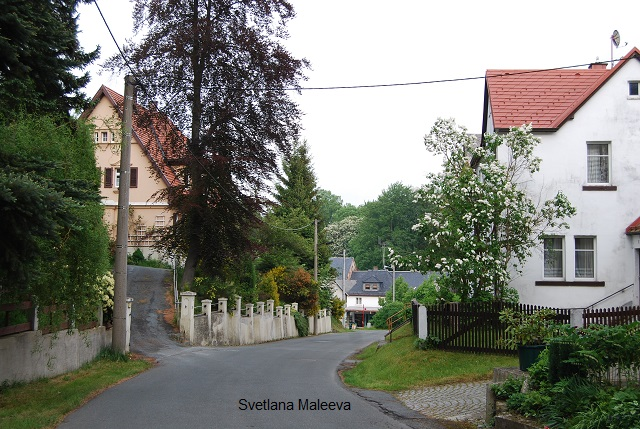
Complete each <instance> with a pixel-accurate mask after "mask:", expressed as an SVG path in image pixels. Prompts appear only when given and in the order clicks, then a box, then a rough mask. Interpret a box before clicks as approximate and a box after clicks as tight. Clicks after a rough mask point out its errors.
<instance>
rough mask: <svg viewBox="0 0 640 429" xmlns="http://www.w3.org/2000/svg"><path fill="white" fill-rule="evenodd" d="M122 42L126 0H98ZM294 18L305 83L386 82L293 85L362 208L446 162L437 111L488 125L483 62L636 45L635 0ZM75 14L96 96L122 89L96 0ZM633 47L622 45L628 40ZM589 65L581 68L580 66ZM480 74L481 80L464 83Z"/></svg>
mask: <svg viewBox="0 0 640 429" xmlns="http://www.w3.org/2000/svg"><path fill="white" fill-rule="evenodd" d="M97 2H98V5H99V6H100V9H101V10H102V12H103V14H104V16H105V19H106V21H107V23H108V24H109V27H110V28H111V30H112V32H113V34H114V36H115V38H116V40H117V42H118V43H119V44H120V45H121V46H122V45H123V44H124V43H125V41H126V39H129V38H131V37H132V27H133V18H132V16H131V15H132V10H133V6H132V4H131V3H130V2H129V1H128V0H97ZM291 3H292V4H293V6H294V8H295V10H296V14H297V16H296V18H294V19H293V20H292V21H291V22H290V23H289V25H288V29H289V36H290V37H289V39H288V40H286V41H285V42H284V44H285V46H287V47H288V49H289V50H290V52H291V53H292V54H293V55H294V56H296V57H298V58H306V59H307V60H309V61H310V63H311V69H309V70H306V72H305V74H306V76H307V80H306V81H305V82H303V84H302V86H303V87H307V88H317V87H335V86H359V85H388V84H406V83H416V82H433V81H443V80H456V79H460V80H458V81H453V82H439V83H424V84H419V85H402V86H390V87H379V88H359V89H333V90H303V91H302V93H301V94H300V95H298V94H295V93H292V97H293V99H294V100H295V101H296V102H297V103H298V104H299V106H300V108H301V110H302V111H303V113H304V116H303V117H302V126H303V128H304V130H303V132H302V136H301V139H302V140H306V141H307V144H308V146H309V148H310V152H311V156H312V162H313V167H314V172H315V175H316V178H317V180H318V186H319V187H320V188H322V189H326V190H329V191H331V192H332V193H333V194H335V195H338V196H340V197H341V198H342V200H343V202H344V203H345V204H346V203H349V204H353V205H356V206H359V205H362V204H364V203H366V202H368V201H374V200H376V199H377V198H378V197H379V196H380V194H382V193H383V192H384V190H386V189H387V188H388V187H389V186H390V185H391V184H393V183H396V182H400V183H402V184H404V185H406V186H411V187H416V188H417V187H419V186H421V185H423V184H425V183H426V175H427V174H428V173H433V172H437V171H439V170H440V159H439V158H437V157H435V156H434V155H432V154H431V153H429V152H428V151H427V150H426V149H425V146H424V136H425V135H426V134H428V133H429V131H430V130H431V127H432V126H433V124H434V123H435V121H436V120H437V119H438V118H453V119H455V121H456V123H457V124H459V125H461V126H464V127H466V128H467V130H468V132H470V133H480V132H481V131H482V114H483V102H484V81H483V79H482V78H483V77H484V75H485V72H486V70H487V69H544V68H554V67H567V66H577V65H584V64H588V63H590V62H594V61H596V60H600V61H609V60H610V59H611V55H612V44H611V39H610V38H611V34H612V33H613V31H614V30H618V32H619V34H620V39H621V43H620V47H618V48H613V57H614V58H619V57H622V56H624V55H625V54H626V53H628V52H629V51H630V50H631V49H632V48H633V47H634V46H636V47H640V26H639V25H638V24H637V16H638V8H637V2H635V1H633V2H632V1H627V0H622V1H616V2H600V3H598V6H597V7H593V6H587V3H588V2H584V1H575V0H564V1H557V0H553V1H550V0H538V1H536V2H514V1H512V0H504V1H502V0H500V1H498V0H485V1H483V2H479V1H459V0H458V1H456V0H450V1H447V2H434V1H427V0H397V1H394V2H389V1H382V0H291ZM78 12H79V30H80V34H79V36H78V37H79V39H80V42H81V44H82V46H83V47H84V48H85V49H86V50H91V49H94V48H95V47H96V46H98V45H99V46H100V47H101V53H102V54H101V59H100V60H99V61H98V62H97V64H95V65H93V66H91V67H90V68H89V72H90V74H91V76H92V81H91V83H90V84H89V85H87V87H86V93H87V95H89V96H93V95H94V94H95V93H96V91H97V90H98V89H99V87H100V85H101V84H105V85H106V86H108V87H110V88H112V89H114V90H116V91H118V92H120V93H122V92H123V91H124V76H120V75H115V76H114V75H112V74H111V72H109V71H102V70H101V68H100V66H99V64H100V63H101V62H102V61H103V60H104V59H106V58H108V57H109V56H111V55H113V54H114V53H116V52H117V48H116V46H115V44H114V42H113V40H112V39H111V36H110V35H109V33H108V31H107V28H106V26H105V24H104V23H103V21H102V18H101V17H100V15H99V14H98V11H97V8H96V6H95V5H94V4H84V5H81V6H80V7H79V9H78ZM625 43H626V46H625ZM582 68H584V66H583V67H582ZM469 78H474V79H469Z"/></svg>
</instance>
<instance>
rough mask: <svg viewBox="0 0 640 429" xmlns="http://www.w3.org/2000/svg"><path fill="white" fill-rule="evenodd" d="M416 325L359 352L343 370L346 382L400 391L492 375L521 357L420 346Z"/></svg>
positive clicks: (359, 385)
mask: <svg viewBox="0 0 640 429" xmlns="http://www.w3.org/2000/svg"><path fill="white" fill-rule="evenodd" d="M414 341H415V337H414V336H413V332H412V328H411V326H410V325H407V326H405V327H403V328H401V329H400V330H398V331H397V332H394V333H393V342H391V343H388V344H385V345H384V346H382V347H379V346H378V345H377V344H372V345H370V346H369V347H367V348H365V349H364V350H363V351H362V352H361V353H359V354H358V355H356V356H355V359H358V360H361V362H359V363H358V364H357V365H356V366H355V367H354V368H351V369H348V370H346V371H344V372H343V373H342V377H343V379H344V382H345V383H346V384H348V385H350V386H353V387H358V388H361V389H372V390H384V391H399V390H407V389H413V388H419V387H426V386H436V385H442V384H448V383H457V382H471V381H480V380H486V379H489V378H490V377H491V375H492V372H493V368H495V367H510V366H517V365H518V359H517V357H511V356H501V355H487V354H472V353H462V352H448V351H443V350H418V349H416V348H415V346H414Z"/></svg>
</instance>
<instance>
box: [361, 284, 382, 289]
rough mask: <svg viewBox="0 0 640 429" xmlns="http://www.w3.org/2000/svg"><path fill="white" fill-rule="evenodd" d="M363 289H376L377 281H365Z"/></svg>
mask: <svg viewBox="0 0 640 429" xmlns="http://www.w3.org/2000/svg"><path fill="white" fill-rule="evenodd" d="M363 289H364V290H378V289H379V286H378V283H365V284H364V285H363Z"/></svg>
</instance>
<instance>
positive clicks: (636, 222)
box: [624, 217, 640, 234]
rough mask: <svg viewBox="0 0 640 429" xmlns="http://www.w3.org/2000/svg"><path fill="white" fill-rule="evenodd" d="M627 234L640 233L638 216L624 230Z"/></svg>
mask: <svg viewBox="0 0 640 429" xmlns="http://www.w3.org/2000/svg"><path fill="white" fill-rule="evenodd" d="M624 232H625V233H627V234H640V217H639V218H638V219H636V220H634V221H633V223H632V224H631V225H629V226H628V227H627V229H625V231H624Z"/></svg>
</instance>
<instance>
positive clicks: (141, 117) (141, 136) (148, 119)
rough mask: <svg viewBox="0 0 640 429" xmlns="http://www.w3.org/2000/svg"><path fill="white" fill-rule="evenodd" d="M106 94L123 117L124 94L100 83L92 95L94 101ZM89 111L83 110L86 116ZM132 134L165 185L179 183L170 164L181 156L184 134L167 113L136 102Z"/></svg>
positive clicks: (181, 157)
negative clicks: (147, 107)
mask: <svg viewBox="0 0 640 429" xmlns="http://www.w3.org/2000/svg"><path fill="white" fill-rule="evenodd" d="M103 95H104V96H106V97H108V98H109V100H110V101H111V103H112V104H113V105H114V106H115V107H116V108H117V111H118V116H119V117H120V119H122V117H123V106H124V97H123V96H122V95H120V94H118V93H117V92H115V91H114V90H112V89H110V88H107V87H106V86H104V85H102V86H101V87H100V90H98V92H97V93H96V95H95V96H94V97H93V100H92V101H94V102H96V101H98V100H99V99H100V97H102V96H103ZM89 113H90V111H86V112H84V113H83V115H82V116H83V117H87V116H88V115H89ZM132 122H133V134H134V136H135V138H136V139H137V140H138V142H140V144H141V147H142V149H143V150H144V151H145V154H146V155H147V157H148V158H149V160H150V161H151V163H152V164H153V166H154V167H155V169H156V171H157V172H158V173H159V174H160V177H161V178H162V180H163V181H164V182H165V184H166V185H167V186H173V185H177V184H180V183H181V180H180V178H179V177H178V175H177V172H176V171H175V170H174V169H173V168H172V167H171V165H170V164H171V163H172V162H176V163H179V162H180V161H181V160H183V159H184V153H185V151H186V138H185V136H184V135H183V134H182V133H181V132H180V131H179V130H177V129H176V128H175V126H174V125H173V123H172V122H171V120H170V119H169V118H167V116H166V115H164V114H163V113H160V112H153V111H151V110H150V109H146V108H144V107H142V106H140V105H139V104H135V105H134V108H133V119H132Z"/></svg>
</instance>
